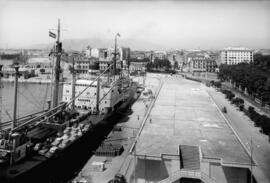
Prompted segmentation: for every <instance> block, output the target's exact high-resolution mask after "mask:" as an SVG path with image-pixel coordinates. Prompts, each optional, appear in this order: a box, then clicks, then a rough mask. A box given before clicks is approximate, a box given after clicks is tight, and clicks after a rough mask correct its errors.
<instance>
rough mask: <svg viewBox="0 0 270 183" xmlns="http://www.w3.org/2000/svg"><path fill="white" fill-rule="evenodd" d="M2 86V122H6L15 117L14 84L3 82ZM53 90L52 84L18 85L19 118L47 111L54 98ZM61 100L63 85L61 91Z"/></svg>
mask: <svg viewBox="0 0 270 183" xmlns="http://www.w3.org/2000/svg"><path fill="white" fill-rule="evenodd" d="M2 86H3V87H2V88H1V90H2V91H1V94H2V96H1V97H2V101H0V102H1V103H0V105H1V109H2V113H1V121H2V122H5V121H10V120H11V119H12V117H13V101H14V87H13V86H14V83H10V82H2ZM51 88H52V87H51V85H50V84H33V83H18V103H17V106H18V107H17V118H19V117H22V116H25V115H27V114H31V113H35V112H38V111H41V110H44V109H46V108H47V107H48V105H47V101H48V100H50V99H51V96H52V94H51V93H52V89H51ZM61 98H62V85H60V90H59V99H60V100H61Z"/></svg>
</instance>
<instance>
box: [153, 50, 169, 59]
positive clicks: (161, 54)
mask: <svg viewBox="0 0 270 183" xmlns="http://www.w3.org/2000/svg"><path fill="white" fill-rule="evenodd" d="M153 57H154V59H155V58H157V59H159V60H164V59H167V52H166V51H154V53H153Z"/></svg>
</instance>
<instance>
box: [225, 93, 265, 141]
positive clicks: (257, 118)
mask: <svg viewBox="0 0 270 183" xmlns="http://www.w3.org/2000/svg"><path fill="white" fill-rule="evenodd" d="M222 92H223V93H224V94H225V96H226V98H227V99H228V100H230V101H231V103H232V104H234V105H236V106H237V107H239V110H240V111H244V113H245V114H246V115H248V116H249V118H250V119H251V120H252V121H254V125H255V126H256V127H260V128H261V130H260V131H261V132H262V133H264V134H266V135H268V136H269V138H270V118H269V117H267V116H266V115H261V114H259V113H258V112H257V111H255V110H254V107H252V106H249V107H248V109H245V106H244V100H243V99H242V98H239V97H235V94H234V93H233V92H231V91H230V90H222Z"/></svg>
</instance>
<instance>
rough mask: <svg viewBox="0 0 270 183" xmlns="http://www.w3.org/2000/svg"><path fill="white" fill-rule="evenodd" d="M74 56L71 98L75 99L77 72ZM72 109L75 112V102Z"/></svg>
mask: <svg viewBox="0 0 270 183" xmlns="http://www.w3.org/2000/svg"><path fill="white" fill-rule="evenodd" d="M74 59H75V58H74V55H73V57H72V93H71V95H72V96H71V98H75V85H76V75H75V73H76V71H75V61H74ZM71 109H72V110H74V109H75V100H73V101H72V104H71Z"/></svg>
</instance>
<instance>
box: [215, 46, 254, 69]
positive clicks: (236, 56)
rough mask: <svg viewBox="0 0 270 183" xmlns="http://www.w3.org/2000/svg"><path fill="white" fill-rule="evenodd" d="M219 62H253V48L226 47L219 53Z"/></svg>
mask: <svg viewBox="0 0 270 183" xmlns="http://www.w3.org/2000/svg"><path fill="white" fill-rule="evenodd" d="M220 57H221V63H222V64H228V65H235V64H239V63H250V62H253V50H251V49H247V48H226V49H224V50H222V51H221V54H220Z"/></svg>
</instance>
